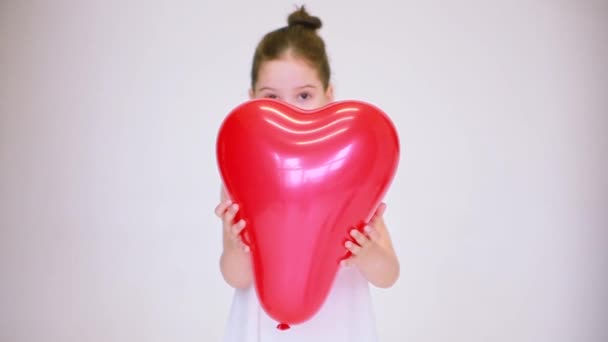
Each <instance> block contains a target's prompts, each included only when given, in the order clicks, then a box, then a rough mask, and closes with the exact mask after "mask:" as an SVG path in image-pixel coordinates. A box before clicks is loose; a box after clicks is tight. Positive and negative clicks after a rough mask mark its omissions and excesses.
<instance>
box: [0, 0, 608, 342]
mask: <svg viewBox="0 0 608 342" xmlns="http://www.w3.org/2000/svg"><path fill="white" fill-rule="evenodd" d="M308 8H309V10H310V12H311V13H312V14H314V15H318V16H320V17H321V19H322V20H323V21H324V23H325V25H324V27H323V29H322V30H321V31H320V32H321V34H322V36H323V37H324V38H325V39H326V43H327V45H328V49H329V55H330V58H331V62H332V66H333V80H334V83H335V85H336V91H337V93H336V94H337V98H338V99H349V98H350V99H359V100H366V101H369V102H372V103H375V104H376V105H378V106H380V107H381V108H383V109H384V110H385V111H386V112H387V113H388V114H389V115H390V116H391V117H392V119H393V120H394V122H395V124H396V126H397V128H398V131H399V134H400V137H401V142H402V147H403V151H402V160H401V164H400V166H399V171H398V174H397V176H396V179H395V181H394V183H393V186H392V188H391V190H390V192H389V194H388V196H387V199H386V200H387V202H388V212H387V214H386V219H387V221H388V224H389V229H390V231H391V233H392V236H393V239H394V244H395V246H396V249H397V252H398V254H399V257H400V260H401V264H402V275H401V278H400V280H399V282H398V283H397V285H396V286H394V287H393V288H391V289H389V290H377V289H374V290H373V296H374V302H375V309H376V316H377V319H378V327H379V330H380V335H381V338H382V341H386V342H388V341H416V342H430V341H463V342H464V341H466V342H487V341H493V342H494V341H509V342H511V341H518V342H519V341H522V342H523V341H529V342H539V341H546V342H561V341H573V342H574V341H577V342H578V341H589V342H601V341H607V340H608V328H607V327H608V318H607V317H608V295H607V293H608V290H607V289H608V252H607V248H608V178H607V174H608V62H607V61H608V4H607V3H606V2H605V1H601V0H597V1H575V0H572V1H557V0H556V1H541V0H530V1H481V0H480V1H459V2H450V1H425V2H413V1H394V2H392V1H382V0H376V1H366V2H354V1H309V2H308ZM293 9H294V7H293V4H292V3H291V2H286V1H278V0H276V1H248V2H245V1H243V2H235V1H224V2H220V1H217V2H213V3H209V2H205V1H189V2H187V1H168V0H167V1H151V2H146V1H135V2H134V1H127V2H125V1H104V0H92V1H72V2H68V1H47V2H45V1H18V0H14V1H10V0H8V1H7V0H4V1H2V2H0V114H1V116H0V227H1V230H0V274H1V277H2V278H1V281H0V341H7V342H22V341H23V342H25V341H28V342H29V341H45V342H72V341H74V342H76V341H78V342H80V341H104V342H114V341H147V342H155V341H180V342H186V341H219V340H220V338H221V335H222V330H223V327H224V322H225V320H226V317H227V313H228V308H229V304H230V300H231V295H232V291H231V289H230V288H229V287H228V286H227V285H226V284H225V283H224V282H223V280H222V277H221V275H220V273H219V268H218V258H219V255H220V252H221V235H220V225H219V223H218V221H217V219H216V218H215V217H214V216H213V213H212V212H213V208H214V206H215V205H216V203H217V201H218V195H219V184H220V179H219V176H218V173H217V170H216V165H215V154H214V153H215V151H214V144H215V137H216V133H217V129H218V128H219V125H220V123H221V120H222V119H223V117H224V115H226V114H227V112H228V111H229V110H230V109H232V108H233V107H234V106H235V105H237V104H239V103H240V102H242V101H244V100H246V98H247V89H248V85H249V68H250V62H251V57H252V55H253V49H254V47H255V45H256V43H257V42H258V40H259V39H260V38H261V36H262V35H263V34H264V33H266V32H267V31H269V30H272V29H275V28H278V27H279V26H283V25H284V24H285V20H286V16H287V14H289V13H290V12H291V11H292V10H293Z"/></svg>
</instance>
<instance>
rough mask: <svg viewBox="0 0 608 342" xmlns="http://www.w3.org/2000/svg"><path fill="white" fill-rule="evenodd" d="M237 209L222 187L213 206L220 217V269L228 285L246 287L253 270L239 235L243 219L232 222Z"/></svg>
mask: <svg viewBox="0 0 608 342" xmlns="http://www.w3.org/2000/svg"><path fill="white" fill-rule="evenodd" d="M238 209H239V208H238V204H236V203H232V201H231V200H230V199H229V198H228V194H227V193H226V190H225V189H224V187H222V194H221V203H220V204H219V205H218V206H217V207H216V208H215V214H216V215H217V216H218V217H220V218H221V219H222V226H223V239H222V240H223V246H224V248H223V252H222V256H221V257H220V270H221V272H222V276H223V277H224V280H225V281H226V282H227V283H228V284H229V285H230V286H232V287H234V288H247V287H249V286H251V284H252V283H253V271H252V267H251V255H250V253H249V247H248V246H247V245H245V244H244V243H243V241H242V240H241V237H240V235H239V234H240V232H241V230H243V228H245V221H243V220H239V221H238V222H236V223H235V222H234V218H235V216H236V213H237V212H238Z"/></svg>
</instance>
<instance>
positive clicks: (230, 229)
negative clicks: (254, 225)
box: [215, 200, 249, 253]
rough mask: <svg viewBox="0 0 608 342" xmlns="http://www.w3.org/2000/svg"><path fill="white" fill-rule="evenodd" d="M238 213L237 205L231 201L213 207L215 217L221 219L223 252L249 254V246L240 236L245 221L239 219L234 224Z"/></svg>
mask: <svg viewBox="0 0 608 342" xmlns="http://www.w3.org/2000/svg"><path fill="white" fill-rule="evenodd" d="M238 211H239V205H238V204H236V203H232V201H231V200H226V201H224V202H222V203H220V204H218V206H217V207H215V215H217V217H219V218H221V219H222V225H223V230H224V250H241V251H243V252H245V253H247V252H249V246H247V245H246V244H245V243H244V242H243V240H242V239H241V235H240V233H241V231H242V230H243V228H245V220H243V219H240V220H239V221H238V222H236V223H235V222H234V218H235V217H236V213H237V212H238Z"/></svg>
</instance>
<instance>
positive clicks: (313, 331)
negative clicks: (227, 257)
mask: <svg viewBox="0 0 608 342" xmlns="http://www.w3.org/2000/svg"><path fill="white" fill-rule="evenodd" d="M277 324H278V322H277V321H275V320H274V319H272V318H270V317H269V316H268V315H267V314H266V312H265V311H264V310H263V309H262V308H261V306H260V303H259V301H258V297H257V295H256V293H255V289H254V288H253V286H250V287H249V288H247V289H237V290H235V294H234V299H233V301H232V307H231V309H230V315H229V317H228V323H227V325H226V331H225V335H224V342H310V341H313V342H375V341H377V335H376V322H375V318H374V313H373V309H372V304H371V295H370V291H369V285H368V282H367V280H366V279H365V278H363V276H362V275H361V274H360V273H359V271H358V270H357V268H356V267H354V266H353V267H340V268H339V270H338V273H337V274H336V279H335V280H334V284H333V286H332V289H331V290H330V292H329V294H328V296H327V299H326V300H325V303H324V304H323V306H322V307H321V309H320V310H319V312H317V314H316V315H315V316H313V317H312V318H311V319H309V320H308V321H306V322H304V323H302V324H298V325H293V326H291V328H290V329H287V330H279V329H277Z"/></svg>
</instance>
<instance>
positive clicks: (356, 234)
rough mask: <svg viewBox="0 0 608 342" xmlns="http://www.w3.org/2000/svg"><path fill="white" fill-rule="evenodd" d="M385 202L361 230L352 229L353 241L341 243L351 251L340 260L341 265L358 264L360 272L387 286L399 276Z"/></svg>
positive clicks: (369, 278) (374, 281)
mask: <svg viewBox="0 0 608 342" xmlns="http://www.w3.org/2000/svg"><path fill="white" fill-rule="evenodd" d="M385 210H386V204H384V203H381V204H380V205H379V206H378V209H376V213H375V214H374V216H373V217H372V219H371V220H370V222H369V224H367V225H366V226H365V227H364V229H363V231H364V233H362V232H360V231H359V230H358V229H352V230H351V231H350V236H351V237H352V239H353V240H352V241H351V240H348V241H346V242H345V243H344V247H346V249H347V250H348V251H349V252H350V253H351V254H352V256H350V257H349V258H347V259H344V260H342V262H341V263H342V265H343V266H357V267H358V268H359V270H360V271H361V272H362V273H363V275H364V276H365V277H366V278H367V279H368V281H370V282H371V283H373V284H374V285H376V286H379V287H389V286H391V285H392V284H394V282H395V281H396V280H397V277H398V276H399V262H398V261H397V256H396V255H395V252H394V250H393V246H392V242H391V240H390V237H389V235H388V231H387V229H386V225H385V223H384V219H383V217H382V216H383V215H384V211H385Z"/></svg>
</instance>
